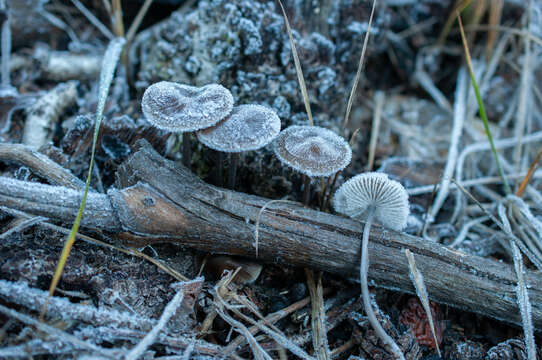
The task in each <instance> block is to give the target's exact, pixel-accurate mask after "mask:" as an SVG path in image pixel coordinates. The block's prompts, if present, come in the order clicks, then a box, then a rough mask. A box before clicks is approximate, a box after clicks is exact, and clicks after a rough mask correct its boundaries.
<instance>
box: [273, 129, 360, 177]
mask: <svg viewBox="0 0 542 360" xmlns="http://www.w3.org/2000/svg"><path fill="white" fill-rule="evenodd" d="M275 154H276V155H277V157H278V158H279V160H280V161H281V162H282V163H284V164H286V165H288V166H290V167H292V168H294V169H296V170H297V171H299V172H302V173H304V174H306V175H308V176H311V177H313V176H329V175H332V174H334V173H336V172H337V171H339V170H342V169H344V168H345V167H346V166H347V165H348V164H350V160H351V159H352V150H351V149H350V145H348V143H347V142H346V141H345V140H344V139H343V138H342V137H341V136H339V135H337V134H335V133H334V132H333V131H331V130H328V129H325V128H323V127H320V126H290V127H288V128H286V129H284V130H283V131H282V132H281V133H280V134H279V136H278V137H277V139H276V141H275Z"/></svg>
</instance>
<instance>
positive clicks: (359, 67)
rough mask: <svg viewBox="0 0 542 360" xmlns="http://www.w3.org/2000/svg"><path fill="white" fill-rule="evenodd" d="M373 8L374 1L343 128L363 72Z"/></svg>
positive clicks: (374, 5)
mask: <svg viewBox="0 0 542 360" xmlns="http://www.w3.org/2000/svg"><path fill="white" fill-rule="evenodd" d="M375 8H376V0H373V7H372V8H371V15H370V16H369V23H368V25H367V32H366V33H365V38H364V39H363V47H362V49H361V55H360V57H359V63H358V70H357V71H356V77H355V78H354V83H353V84H352V90H350V96H349V97H348V103H347V104H346V114H345V115H344V123H343V127H344V128H346V126H347V125H348V118H349V117H350V111H351V110H352V103H353V102H354V95H355V94H356V89H357V88H358V82H359V78H360V77H361V71H362V70H363V60H364V59H365V51H366V50H367V43H368V42H369V34H370V33H371V25H372V23H373V15H374V13H375Z"/></svg>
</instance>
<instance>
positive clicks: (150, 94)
mask: <svg viewBox="0 0 542 360" xmlns="http://www.w3.org/2000/svg"><path fill="white" fill-rule="evenodd" d="M141 108H142V110H143V114H145V117H146V118H147V120H148V121H149V122H150V123H151V124H152V125H154V126H156V127H157V128H159V129H164V130H168V131H173V132H187V131H196V130H200V129H205V128H208V127H209V126H213V125H215V124H216V123H218V122H219V121H220V120H222V119H224V118H225V117H226V116H228V115H229V113H230V112H231V110H232V108H233V96H232V94H231V93H230V91H229V90H228V89H226V88H225V87H223V86H222V85H218V84H209V85H205V86H202V87H195V86H189V85H184V84H177V83H174V82H169V81H160V82H157V83H155V84H152V85H151V86H149V87H148V88H147V90H145V93H144V94H143V98H142V99H141Z"/></svg>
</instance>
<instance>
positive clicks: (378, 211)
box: [333, 172, 409, 359]
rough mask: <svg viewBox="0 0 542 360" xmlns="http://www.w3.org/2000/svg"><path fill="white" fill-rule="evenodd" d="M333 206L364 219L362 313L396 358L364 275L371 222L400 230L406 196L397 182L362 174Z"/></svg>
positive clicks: (403, 223)
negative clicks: (363, 309)
mask: <svg viewBox="0 0 542 360" xmlns="http://www.w3.org/2000/svg"><path fill="white" fill-rule="evenodd" d="M333 206H334V208H335V211H337V212H338V213H341V214H344V215H348V216H350V217H352V218H355V219H360V220H361V219H364V220H365V221H366V222H365V227H364V229H363V240H362V246H361V265H360V282H361V292H362V296H363V305H364V307H365V313H366V314H367V317H368V318H369V322H370V323H371V325H372V327H373V329H374V330H375V332H376V334H377V335H378V337H379V338H380V339H381V340H382V341H383V342H384V343H385V344H387V345H388V346H389V347H390V350H391V352H392V353H393V354H394V356H395V357H396V358H397V359H404V355H403V353H402V352H401V350H400V349H399V346H397V344H396V343H395V342H394V341H393V339H392V338H391V337H390V336H389V335H388V334H386V331H385V330H384V329H383V328H382V326H381V325H380V323H379V322H378V320H377V319H376V316H375V314H374V311H373V308H372V307H371V301H370V298H369V286H368V284H367V272H368V269H369V256H368V244H369V233H370V230H371V224H372V222H373V219H374V220H376V221H377V222H380V223H381V224H382V225H383V226H384V227H387V228H390V229H393V230H397V231H400V230H402V229H403V228H404V227H405V226H406V223H407V218H408V214H409V205H408V194H407V192H406V190H405V188H404V187H403V186H402V185H401V184H400V183H398V182H397V181H394V180H390V179H389V178H388V176H387V175H386V174H383V173H374V172H371V173H364V174H360V175H356V176H354V177H353V178H351V179H350V180H348V181H347V182H345V183H344V184H343V185H342V186H341V187H340V188H339V190H337V192H336V193H335V197H334V199H333Z"/></svg>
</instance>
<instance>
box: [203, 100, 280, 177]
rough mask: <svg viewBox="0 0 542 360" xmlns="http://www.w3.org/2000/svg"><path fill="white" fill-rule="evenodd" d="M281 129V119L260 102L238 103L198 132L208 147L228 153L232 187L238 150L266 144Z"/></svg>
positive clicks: (257, 147)
mask: <svg viewBox="0 0 542 360" xmlns="http://www.w3.org/2000/svg"><path fill="white" fill-rule="evenodd" d="M279 132H280V118H279V117H278V115H277V114H276V113H275V112H274V111H273V110H271V109H269V108H267V107H265V106H262V105H239V106H236V107H234V108H233V110H232V112H231V113H230V114H229V116H227V117H226V118H225V119H224V120H222V121H220V122H219V123H218V124H216V125H215V126H213V127H209V128H207V129H204V130H201V131H198V133H197V136H198V140H199V141H200V142H202V143H203V144H204V145H206V146H208V147H210V148H211V149H214V150H217V151H222V152H227V153H230V173H229V186H230V188H233V187H234V186H235V173H236V170H237V162H238V160H239V156H238V155H239V153H240V152H243V151H250V150H257V149H260V148H262V147H264V146H266V145H267V144H269V143H270V142H271V141H273V139H275V137H276V136H277V135H278V134H279Z"/></svg>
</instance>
